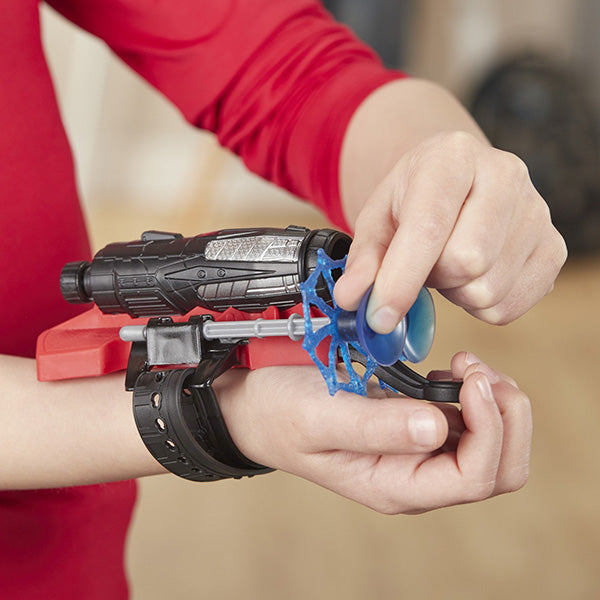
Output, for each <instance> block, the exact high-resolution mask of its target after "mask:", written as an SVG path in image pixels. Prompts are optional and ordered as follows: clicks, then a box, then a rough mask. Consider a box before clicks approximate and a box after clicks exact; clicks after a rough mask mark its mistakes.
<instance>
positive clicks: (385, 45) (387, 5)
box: [323, 0, 414, 68]
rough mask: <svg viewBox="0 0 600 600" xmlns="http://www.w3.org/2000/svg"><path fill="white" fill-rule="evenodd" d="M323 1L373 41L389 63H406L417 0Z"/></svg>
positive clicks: (386, 62) (351, 26)
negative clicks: (406, 51) (406, 48)
mask: <svg viewBox="0 0 600 600" xmlns="http://www.w3.org/2000/svg"><path fill="white" fill-rule="evenodd" d="M323 4H324V5H325V7H326V8H327V10H329V11H330V12H331V13H332V14H333V15H334V16H335V18H336V19H338V20H339V21H342V22H343V23H345V24H346V25H348V26H349V27H350V28H351V29H352V30H353V31H354V32H355V33H356V35H357V36H358V37H359V38H361V39H362V40H363V41H365V42H366V43H367V44H369V46H371V47H372V48H373V49H374V50H375V51H376V52H377V54H379V56H380V57H381V59H382V60H383V62H384V63H385V64H386V66H388V67H391V68H394V67H399V66H401V65H402V64H403V63H404V54H405V47H406V45H407V44H406V42H407V41H408V39H409V33H410V25H411V24H412V18H411V17H412V10H413V5H414V1H413V0H369V1H368V2H365V0H323Z"/></svg>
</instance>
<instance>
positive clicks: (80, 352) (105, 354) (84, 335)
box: [36, 304, 328, 381]
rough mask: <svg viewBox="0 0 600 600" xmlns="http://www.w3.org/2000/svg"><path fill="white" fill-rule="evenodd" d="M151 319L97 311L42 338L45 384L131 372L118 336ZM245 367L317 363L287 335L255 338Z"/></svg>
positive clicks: (240, 315) (283, 314)
mask: <svg viewBox="0 0 600 600" xmlns="http://www.w3.org/2000/svg"><path fill="white" fill-rule="evenodd" d="M292 313H297V314H300V315H302V305H301V304H299V305H297V306H295V307H294V308H292V309H289V310H285V311H282V310H279V309H278V308H276V307H274V306H272V307H269V308H267V309H266V310H265V311H263V312H262V313H245V312H242V311H240V310H236V309H234V308H229V309H227V310H226V311H225V312H223V313H218V312H213V311H208V310H203V309H195V310H193V311H191V312H190V313H188V314H187V315H183V316H174V317H173V320H174V321H186V320H187V319H189V318H190V317H191V316H192V315H198V314H210V315H212V316H213V318H214V319H215V321H240V320H250V319H258V318H262V319H285V318H287V317H289V316H290V315H291V314H292ZM147 321H148V319H147V318H141V319H134V318H131V317H130V316H128V315H106V314H104V313H102V312H101V311H100V309H98V308H97V307H93V308H91V309H90V310H88V311H87V312H85V313H83V314H81V315H78V316H77V317H74V318H72V319H69V320H68V321H65V322H64V323H61V324H60V325H57V326H56V327H53V328H52V329H48V330H47V331H44V332H43V333H42V334H41V335H40V336H39V338H38V341H37V349H36V358H37V375H38V379H39V380H40V381H56V380H60V379H77V378H80V377H94V376H98V375H105V374H107V373H113V372H115V371H123V370H125V369H126V368H127V361H128V358H129V351H130V348H131V342H124V341H122V340H121V338H119V330H120V329H121V327H124V326H126V325H144V324H146V322H147ZM319 353H320V354H322V357H321V356H320V358H321V359H322V360H323V361H325V362H326V361H327V360H328V359H327V349H326V348H323V349H322V350H321V349H319ZM238 361H239V366H240V367H246V368H249V369H259V368H261V367H267V366H277V365H312V364H313V362H312V360H311V358H310V356H309V354H308V352H306V351H305V350H303V348H302V343H301V342H294V341H292V340H291V339H289V338H288V337H272V338H262V339H258V338H251V339H250V340H249V341H248V344H245V345H242V346H240V347H239V348H238Z"/></svg>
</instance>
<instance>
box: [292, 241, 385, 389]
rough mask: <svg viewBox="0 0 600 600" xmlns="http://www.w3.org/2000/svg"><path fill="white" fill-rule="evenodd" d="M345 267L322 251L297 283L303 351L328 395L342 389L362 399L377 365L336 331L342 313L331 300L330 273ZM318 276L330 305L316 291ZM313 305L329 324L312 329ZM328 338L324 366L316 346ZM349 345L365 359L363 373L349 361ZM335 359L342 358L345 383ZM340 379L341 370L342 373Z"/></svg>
mask: <svg viewBox="0 0 600 600" xmlns="http://www.w3.org/2000/svg"><path fill="white" fill-rule="evenodd" d="M345 266H346V258H345V257H344V258H342V259H340V260H333V259H332V258H330V257H329V256H327V254H325V252H324V251H323V250H321V249H319V251H318V252H317V266H316V268H315V270H314V271H313V272H312V273H311V274H310V276H309V277H308V278H307V280H306V281H305V282H303V283H301V284H300V292H301V293H302V303H303V310H304V339H303V341H302V348H304V350H306V351H307V352H308V353H309V355H310V357H311V358H312V360H313V362H314V363H315V365H317V367H318V369H319V371H320V372H321V375H323V379H325V383H327V388H328V389H329V393H330V394H331V395H332V396H333V395H334V394H335V393H336V392H337V391H338V390H345V391H347V392H353V393H355V394H360V395H361V396H366V395H367V382H368V381H369V379H371V377H372V376H373V373H374V372H375V369H376V368H377V367H378V366H379V365H378V364H377V362H375V360H374V359H373V358H371V356H369V354H368V353H367V352H365V351H364V350H363V349H362V348H361V346H360V345H359V344H358V342H353V341H346V340H344V339H342V337H341V336H340V333H339V331H338V324H337V321H338V317H339V315H340V313H342V312H343V311H342V310H341V309H340V308H339V307H338V305H337V304H336V302H335V300H334V299H333V286H334V285H335V282H334V280H333V275H332V272H333V271H335V270H336V269H340V270H341V271H342V272H343V271H344V268H345ZM319 276H322V277H323V280H324V281H325V283H326V285H327V288H328V290H329V295H330V296H331V301H332V304H328V303H327V302H325V300H323V298H321V297H320V296H319V295H318V294H317V291H316V288H317V282H318V280H319ZM311 306H314V307H315V308H317V309H318V310H319V311H321V312H322V313H323V314H324V315H325V316H326V317H329V320H330V322H329V324H328V325H325V326H324V327H321V328H320V329H317V331H314V330H313V326H312V320H311V314H310V308H311ZM327 337H329V338H330V340H329V350H328V360H327V364H325V363H324V362H323V361H322V360H321V359H320V358H319V357H318V356H317V347H318V346H319V344H321V343H322V342H323V343H325V338H327ZM350 345H352V347H353V348H355V349H356V350H357V351H358V352H360V353H361V354H363V355H364V356H365V357H366V366H365V372H364V373H363V374H362V375H361V374H359V373H358V372H357V371H356V370H355V369H354V366H353V364H352V361H351V360H350V352H349V346H350ZM338 356H341V358H342V362H343V364H344V367H345V373H346V374H347V378H348V381H342V380H340V378H339V375H340V371H339V370H338V364H339V361H338ZM341 374H342V376H343V375H344V371H342V372H341Z"/></svg>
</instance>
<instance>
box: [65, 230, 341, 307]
mask: <svg viewBox="0 0 600 600" xmlns="http://www.w3.org/2000/svg"><path fill="white" fill-rule="evenodd" d="M351 241H352V240H351V238H350V237H349V236H347V235H346V234H344V233H341V232H339V231H335V230H333V229H316V230H312V231H311V230H309V229H306V228H304V227H296V226H290V227H287V228H286V229H275V228H256V229H231V230H223V231H218V232H215V233H210V234H204V235H197V236H195V237H190V238H184V237H183V236H181V234H177V233H163V232H156V231H149V232H146V233H144V234H143V235H142V237H141V239H140V240H137V241H133V242H126V243H114V244H109V245H108V246H106V247H105V248H103V249H102V250H100V251H99V252H98V253H97V254H96V256H95V257H94V259H93V260H92V262H91V263H88V262H76V263H68V264H67V265H65V267H64V268H63V271H62V273H61V280H60V285H61V292H62V294H63V296H64V298H65V300H67V301H68V302H71V303H81V302H94V303H95V304H96V305H97V306H98V307H99V308H100V310H101V311H102V312H104V313H108V314H114V313H126V314H128V315H130V316H132V317H146V316H167V315H174V314H186V313H188V312H189V311H190V310H192V309H193V308H195V307H197V306H201V307H203V308H207V309H209V310H215V311H223V310H225V309H227V308H229V307H234V308H238V309H240V310H244V311H247V312H261V311H263V310H264V309H265V308H267V307H268V306H277V307H279V308H289V307H291V306H294V305H295V304H298V303H299V302H301V301H302V297H301V294H300V283H301V282H303V281H304V280H305V279H306V278H307V277H308V276H309V275H310V273H311V272H312V271H313V270H314V268H315V266H316V261H317V251H318V250H319V249H320V248H322V249H323V250H324V251H325V252H326V253H327V254H328V255H329V256H331V257H332V258H334V259H339V258H343V257H344V256H345V255H346V254H347V253H348V249H349V247H350V243H351ZM318 291H319V293H321V292H322V293H323V294H324V295H326V294H328V292H327V287H326V286H325V285H323V288H322V290H318Z"/></svg>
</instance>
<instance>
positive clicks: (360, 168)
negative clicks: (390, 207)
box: [340, 78, 485, 228]
mask: <svg viewBox="0 0 600 600" xmlns="http://www.w3.org/2000/svg"><path fill="white" fill-rule="evenodd" d="M444 131H448V132H451V131H465V132H468V133H470V134H473V135H475V136H476V137H478V138H479V139H482V140H485V136H484V135H483V133H482V132H481V130H480V129H479V127H478V126H477V124H476V123H475V121H474V120H473V119H472V118H471V116H470V115H469V113H468V112H467V111H466V109H465V108H464V107H463V106H462V105H461V104H460V103H459V102H458V100H456V98H454V96H452V95H451V94H450V93H449V92H448V91H446V90H445V89H444V88H442V87H441V86H439V85H437V84H435V83H432V82H429V81H424V80H420V79H411V78H408V79H400V80H397V81H393V82H391V83H388V84H386V85H384V86H382V87H380V88H379V89H377V90H375V92H373V93H372V94H370V95H369V96H368V97H367V98H366V100H365V101H364V102H362V104H361V105H360V106H359V108H358V110H357V111H356V112H355V113H354V115H353V117H352V119H351V121H350V123H349V126H348V128H347V130H346V134H345V136H344V142H343V146H342V153H341V157H340V195H341V199H342V204H343V208H344V213H345V216H346V219H347V221H348V224H349V225H350V226H351V227H352V228H353V226H354V221H355V220H356V216H357V214H358V212H359V211H360V209H361V208H362V206H363V205H364V203H365V201H366V200H367V198H368V197H369V195H370V194H371V193H372V192H373V190H374V189H375V187H376V186H377V185H378V184H379V183H380V182H382V181H383V180H384V178H385V176H386V175H387V174H388V173H389V172H390V170H391V169H392V167H393V166H394V165H395V164H396V163H397V161H398V160H399V159H400V158H401V157H402V156H403V155H404V154H405V153H406V152H407V151H409V150H411V149H413V148H414V147H415V146H416V145H418V144H419V143H420V142H422V141H423V140H425V139H427V138H428V137H431V136H433V135H435V134H437V133H440V132H444Z"/></svg>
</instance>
